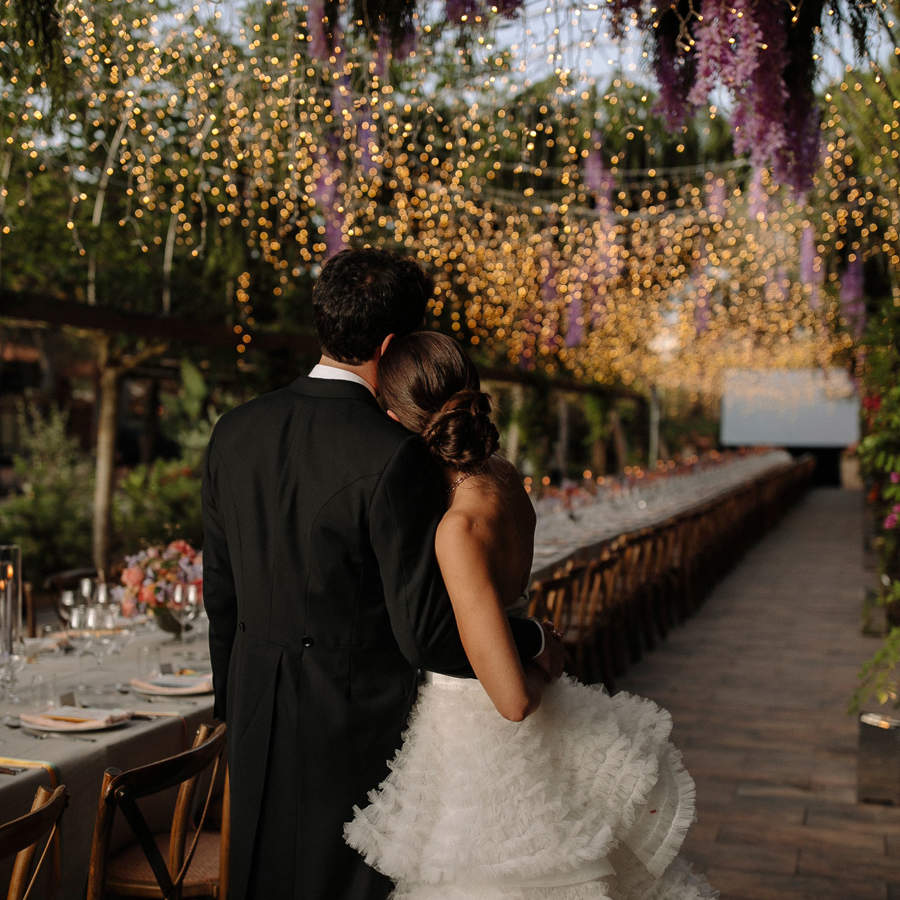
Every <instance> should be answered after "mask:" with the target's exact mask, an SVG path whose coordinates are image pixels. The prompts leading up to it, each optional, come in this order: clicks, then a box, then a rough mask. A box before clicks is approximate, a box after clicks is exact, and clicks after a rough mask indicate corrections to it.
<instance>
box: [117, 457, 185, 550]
mask: <svg viewBox="0 0 900 900" xmlns="http://www.w3.org/2000/svg"><path fill="white" fill-rule="evenodd" d="M202 537H203V527H202V524H201V512H200V475H199V472H198V471H197V470H196V469H195V468H193V467H192V466H191V465H190V464H188V463H187V462H185V461H184V460H162V459H158V460H155V461H154V462H152V463H150V464H149V465H141V466H136V467H135V468H134V469H132V470H131V471H130V472H128V473H127V474H126V475H125V476H124V477H123V478H122V479H121V480H120V481H119V484H118V486H117V488H116V494H115V499H114V504H113V558H114V559H115V558H121V557H122V556H124V555H125V554H127V553H135V552H136V551H137V550H139V549H140V548H141V547H146V546H148V545H150V544H168V543H169V542H170V541H173V540H175V539H176V538H183V539H184V540H186V541H189V542H190V543H192V544H194V545H196V546H199V545H200V543H201V542H202Z"/></svg>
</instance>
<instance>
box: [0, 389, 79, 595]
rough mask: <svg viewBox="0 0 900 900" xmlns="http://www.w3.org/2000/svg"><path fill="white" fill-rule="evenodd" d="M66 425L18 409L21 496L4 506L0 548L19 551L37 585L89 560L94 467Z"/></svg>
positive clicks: (53, 414)
mask: <svg viewBox="0 0 900 900" xmlns="http://www.w3.org/2000/svg"><path fill="white" fill-rule="evenodd" d="M66 422H67V416H66V414H65V413H63V412H60V411H59V410H51V411H50V412H48V413H47V414H46V415H44V414H41V413H40V412H38V411H35V410H29V411H28V412H27V413H26V410H25V408H24V406H23V407H22V408H21V409H20V411H19V425H20V431H21V434H22V453H21V454H20V455H17V456H16V457H15V458H14V460H13V466H14V469H15V473H16V478H17V481H18V483H19V490H20V493H18V494H16V495H13V496H12V497H8V498H6V499H5V500H3V501H0V543H4V544H19V545H20V546H21V548H22V564H23V567H24V572H25V579H26V580H27V581H31V582H32V583H33V584H36V585H40V583H41V582H42V581H43V579H44V578H45V577H46V576H47V575H49V574H51V573H53V572H59V571H62V570H64V569H72V568H78V567H81V566H86V565H90V561H91V518H92V504H93V493H94V472H93V466H92V463H91V460H90V458H89V457H88V456H87V455H86V454H85V453H83V452H82V451H81V450H80V449H79V447H78V444H77V441H76V440H75V439H74V438H71V437H69V436H68V435H67V434H66Z"/></svg>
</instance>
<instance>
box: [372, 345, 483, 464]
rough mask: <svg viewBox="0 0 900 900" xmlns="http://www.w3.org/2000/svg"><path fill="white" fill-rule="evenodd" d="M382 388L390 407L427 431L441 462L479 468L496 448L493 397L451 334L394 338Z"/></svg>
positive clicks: (382, 369) (383, 365) (382, 364)
mask: <svg viewBox="0 0 900 900" xmlns="http://www.w3.org/2000/svg"><path fill="white" fill-rule="evenodd" d="M378 389H379V393H380V395H381V401H382V403H383V404H384V406H385V409H387V410H388V411H389V412H390V414H391V415H393V416H394V418H395V419H397V421H398V422H400V424H401V425H403V426H404V427H405V428H408V429H409V430H410V431H414V432H416V433H417V434H420V435H422V438H423V440H424V441H425V444H426V446H427V447H428V449H429V451H430V452H431V454H432V456H433V457H434V458H435V459H436V460H437V461H438V462H439V463H441V464H442V465H444V466H452V467H453V468H456V469H469V470H471V469H475V468H477V467H478V466H479V465H480V464H481V463H483V462H484V461H485V460H487V458H488V457H489V456H490V455H491V454H492V453H494V452H495V451H496V450H497V447H498V445H499V443H500V435H499V434H498V432H497V429H496V428H495V427H494V423H493V422H492V421H491V398H490V397H489V396H488V395H487V394H485V393H484V392H483V391H482V390H481V382H480V380H479V378H478V370H477V369H476V368H475V366H474V364H473V363H472V360H470V359H469V357H468V356H466V354H465V353H464V352H463V350H462V348H461V347H460V346H459V344H458V343H457V342H456V341H454V340H453V338H451V337H449V336H448V335H446V334H440V332H437V331H414V332H413V333H412V334H406V335H400V336H398V337H395V338H394V339H393V341H392V342H391V343H390V345H389V346H388V348H387V350H386V351H385V352H384V354H383V355H382V357H381V359H380V360H379V361H378Z"/></svg>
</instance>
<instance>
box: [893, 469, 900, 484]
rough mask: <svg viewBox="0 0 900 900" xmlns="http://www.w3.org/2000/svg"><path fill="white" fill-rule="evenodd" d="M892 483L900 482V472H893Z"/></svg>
mask: <svg viewBox="0 0 900 900" xmlns="http://www.w3.org/2000/svg"><path fill="white" fill-rule="evenodd" d="M891 484H900V472H891Z"/></svg>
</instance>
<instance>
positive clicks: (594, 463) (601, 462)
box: [591, 438, 606, 475]
mask: <svg viewBox="0 0 900 900" xmlns="http://www.w3.org/2000/svg"><path fill="white" fill-rule="evenodd" d="M591 471H592V472H593V473H594V475H605V474H606V440H605V439H604V438H601V439H600V440H597V441H594V443H593V446H592V447H591Z"/></svg>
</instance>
